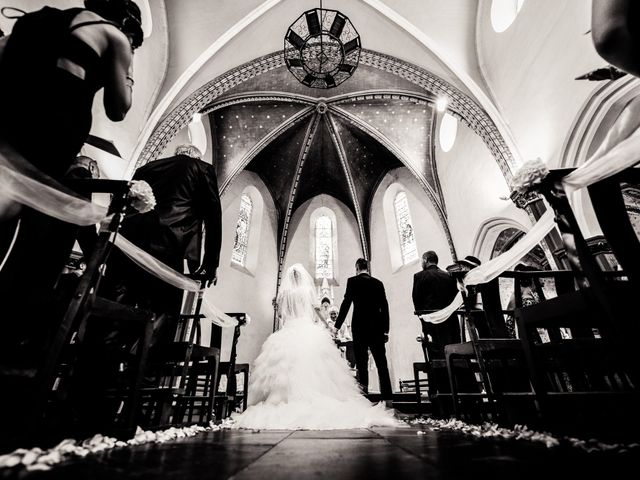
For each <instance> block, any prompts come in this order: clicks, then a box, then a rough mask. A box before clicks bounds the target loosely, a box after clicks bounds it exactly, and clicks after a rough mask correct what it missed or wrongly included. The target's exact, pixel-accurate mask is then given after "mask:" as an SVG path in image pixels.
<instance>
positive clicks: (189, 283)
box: [113, 235, 238, 328]
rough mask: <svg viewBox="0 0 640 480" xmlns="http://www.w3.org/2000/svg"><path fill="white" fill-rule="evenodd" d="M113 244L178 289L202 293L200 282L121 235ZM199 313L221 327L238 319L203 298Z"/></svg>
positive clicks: (146, 269)
mask: <svg viewBox="0 0 640 480" xmlns="http://www.w3.org/2000/svg"><path fill="white" fill-rule="evenodd" d="M113 244H114V245H115V246H116V247H118V248H119V249H120V250H121V251H122V253H124V254H125V255H126V256H127V257H128V258H129V259H131V261H132V262H134V263H135V264H136V265H138V266H139V267H140V268H142V269H144V270H145V271H147V272H149V273H150V274H152V275H154V276H155V277H157V278H159V279H160V280H162V281H163V282H165V283H168V284H169V285H173V286H174V287H176V288H179V289H180V290H186V291H189V292H200V294H203V292H204V290H203V289H201V288H200V284H199V283H198V282H196V281H194V280H192V279H190V278H189V277H187V276H185V275H183V274H181V273H179V272H177V271H175V270H174V269H173V268H171V267H169V266H168V265H166V264H165V263H163V262H161V261H160V260H158V259H157V258H155V257H154V256H153V255H150V254H149V253H147V252H145V251H144V250H142V249H141V248H140V247H138V246H136V245H134V244H133V243H131V242H130V241H129V240H127V239H126V238H124V237H123V236H122V235H116V236H115V238H114V239H113ZM200 313H201V314H202V315H204V318H206V319H207V320H210V321H211V322H212V323H214V324H215V325H218V326H220V327H223V328H228V327H235V326H236V325H237V324H238V320H236V319H235V318H233V317H230V316H229V315H227V314H226V313H224V312H223V311H222V310H220V309H219V308H218V307H216V306H215V305H212V304H211V303H209V302H208V301H207V300H206V299H203V301H202V306H201V311H200Z"/></svg>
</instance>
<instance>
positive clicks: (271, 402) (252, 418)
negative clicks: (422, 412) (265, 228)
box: [234, 264, 401, 430]
mask: <svg viewBox="0 0 640 480" xmlns="http://www.w3.org/2000/svg"><path fill="white" fill-rule="evenodd" d="M315 297H316V295H315V288H314V283H313V279H312V278H311V275H309V273H308V272H307V271H306V270H305V269H304V267H303V266H302V265H300V264H295V265H293V266H292V267H290V268H289V269H288V270H287V272H286V274H285V277H284V279H283V281H282V286H281V288H280V293H279V295H278V300H277V302H278V308H279V313H280V315H281V325H283V326H282V328H281V329H280V330H278V331H276V332H275V333H273V334H272V335H271V336H269V338H267V340H266V341H265V342H264V345H263V346H262V351H261V352H260V355H258V357H257V358H256V360H255V362H254V364H253V368H252V375H251V378H250V386H249V398H248V408H247V409H246V410H245V411H244V412H243V413H242V414H239V415H234V420H235V423H236V427H238V428H251V429H274V430H332V429H347V428H362V427H370V426H373V425H379V426H398V425H400V424H401V422H400V421H399V420H397V419H396V418H395V417H394V416H393V411H392V410H387V409H385V407H384V405H383V404H382V403H380V404H378V405H373V404H371V403H370V402H369V401H368V400H367V399H366V398H365V397H364V396H362V392H361V391H360V389H359V387H358V385H357V383H356V380H355V378H354V377H353V375H352V373H351V371H350V370H349V367H348V365H347V363H346V362H345V360H344V359H343V358H342V357H341V355H340V352H339V350H338V349H337V347H336V345H335V343H334V342H333V340H332V338H331V336H330V334H329V331H328V330H327V328H326V327H324V326H323V325H322V324H321V323H320V319H321V317H320V314H319V312H318V311H317V310H316V307H315V306H314V303H315V300H316V298H315Z"/></svg>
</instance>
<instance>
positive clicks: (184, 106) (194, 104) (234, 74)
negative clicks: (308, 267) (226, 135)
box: [135, 50, 515, 183]
mask: <svg viewBox="0 0 640 480" xmlns="http://www.w3.org/2000/svg"><path fill="white" fill-rule="evenodd" d="M360 62H361V64H364V65H367V66H370V67H373V68H374V69H376V70H380V71H383V72H387V73H391V74H393V75H394V76H396V77H399V78H402V79H404V80H408V81H409V82H410V83H411V84H413V85H415V86H418V87H420V88H421V89H423V91H426V92H429V93H431V94H433V95H436V96H443V97H445V98H447V99H448V109H449V111H450V112H451V113H452V114H453V115H455V116H456V117H458V118H459V119H460V120H461V121H463V122H464V123H465V124H467V126H469V128H470V129H471V130H473V131H474V132H475V133H476V134H478V135H479V136H480V138H481V139H482V140H483V142H484V143H485V145H486V146H487V147H488V148H489V151H490V152H491V154H492V155H493V157H494V158H495V160H496V162H497V164H498V166H499V168H500V170H501V172H502V174H503V176H504V177H505V180H506V181H507V182H508V183H509V181H510V180H511V177H512V170H513V169H514V168H515V161H514V157H513V155H512V153H511V150H510V149H509V148H508V146H507V143H506V141H505V139H504V138H503V137H502V135H501V133H500V131H499V130H498V128H497V127H496V124H495V123H494V122H493V121H492V120H491V118H489V116H488V115H487V113H486V112H485V111H484V110H483V109H482V108H480V106H478V105H477V104H476V102H475V101H474V100H473V99H472V98H470V97H469V96H468V95H466V94H465V93H463V92H462V91H460V90H459V89H457V88H456V87H454V86H453V85H451V84H449V83H448V82H446V81H445V80H443V79H441V78H439V77H437V76H435V75H433V74H432V73H430V72H428V71H427V70H425V69H423V68H420V67H418V66H416V65H412V64H409V63H407V62H403V61H401V60H398V59H395V58H393V57H390V56H388V55H383V54H380V53H378V52H373V51H369V50H363V51H362V53H361V57H360ZM278 68H280V69H284V58H283V55H282V52H281V51H279V52H274V53H272V54H270V55H266V56H264V57H260V58H258V59H256V60H254V61H252V62H249V63H248V64H244V65H241V66H239V67H236V68H234V69H232V70H230V71H228V72H227V73H225V74H224V75H221V76H220V77H217V78H215V79H214V80H211V81H210V82H208V83H207V84H205V85H203V86H202V87H200V88H199V89H198V90H196V91H195V92H193V93H192V94H191V95H189V96H188V97H187V98H186V99H185V100H183V101H182V102H181V103H180V104H179V105H178V106H176V107H175V108H174V109H173V110H172V112H171V113H170V114H169V115H168V116H167V117H165V118H164V119H163V121H162V122H160V124H159V125H158V126H157V127H156V128H155V130H154V131H153V134H152V135H151V137H150V138H149V139H148V141H147V143H146V145H145V147H144V149H143V150H142V152H141V153H140V156H139V157H138V160H137V162H136V165H135V168H137V167H139V166H141V165H144V164H145V163H147V162H148V161H150V160H153V159H154V158H156V157H157V156H158V155H159V154H160V153H161V152H162V151H163V150H164V147H165V146H166V145H167V143H168V142H169V141H170V140H171V139H172V138H173V137H174V136H175V135H176V133H177V132H178V131H179V130H180V129H181V128H183V127H184V126H185V125H186V124H187V123H188V122H189V121H190V119H191V117H192V116H193V115H194V114H195V113H198V112H200V111H201V110H202V109H203V108H205V107H206V106H207V105H209V104H210V103H211V102H213V101H214V100H215V99H216V98H219V97H221V96H222V95H224V94H225V93H227V92H228V91H230V90H231V89H233V88H234V87H237V86H238V85H241V84H242V83H244V82H246V81H249V80H251V79H254V78H256V77H258V76H260V75H263V74H265V73H268V72H272V71H274V70H276V69H278Z"/></svg>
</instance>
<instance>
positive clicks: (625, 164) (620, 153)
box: [420, 120, 640, 324]
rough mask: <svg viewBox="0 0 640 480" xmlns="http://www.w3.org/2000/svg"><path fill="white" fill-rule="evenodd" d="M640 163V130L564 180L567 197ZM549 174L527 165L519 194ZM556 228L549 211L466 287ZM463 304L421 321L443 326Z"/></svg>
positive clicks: (518, 180) (519, 177)
mask: <svg viewBox="0 0 640 480" xmlns="http://www.w3.org/2000/svg"><path fill="white" fill-rule="evenodd" d="M630 121H631V120H630ZM634 121H635V120H634ZM605 142H608V140H605ZM638 162H640V129H636V130H635V131H633V133H631V134H630V135H629V136H628V137H627V138H625V139H624V140H622V141H620V143H618V144H617V145H615V146H614V147H612V148H610V149H608V150H605V149H600V150H598V151H596V153H595V154H594V155H593V156H592V157H591V158H590V159H589V160H587V161H586V162H585V163H584V164H583V165H581V166H580V167H578V168H577V169H575V170H574V171H573V172H571V173H570V174H569V175H567V176H566V177H564V178H563V179H562V184H563V186H564V188H565V190H566V191H567V192H568V195H572V193H573V192H575V191H576V190H579V189H581V188H586V187H588V186H589V185H593V184H594V183H597V182H599V181H601V180H604V179H606V178H609V177H611V176H613V175H616V174H617V173H620V172H622V171H624V170H626V169H628V168H631V167H633V166H635V165H636V164H637V163H638ZM547 174H548V170H546V167H544V166H543V165H542V164H541V162H540V160H539V159H536V160H533V161H531V162H527V163H526V164H525V165H523V167H522V169H521V171H520V172H518V173H517V174H516V175H515V176H514V186H515V188H517V189H520V190H522V189H526V188H529V187H532V186H535V185H536V184H539V183H540V181H542V179H543V178H544V177H545V176H546V175H547ZM554 225H555V214H554V212H553V211H551V210H547V212H545V214H544V215H543V216H542V217H540V219H539V220H538V221H537V222H536V224H535V225H534V226H533V227H532V228H531V230H529V232H527V234H526V235H525V236H524V237H523V238H522V239H521V240H520V241H519V242H518V243H516V244H515V245H514V246H513V247H512V248H510V249H509V250H507V251H506V252H504V253H503V254H502V255H499V256H498V257H496V258H494V259H492V260H490V261H488V262H487V263H484V264H482V265H480V266H479V267H476V268H474V269H473V270H471V271H470V272H469V273H467V275H466V276H465V278H464V284H465V285H478V284H481V283H486V282H490V281H491V280H493V279H494V278H496V277H498V276H500V275H501V274H502V273H504V272H505V271H507V270H509V269H510V268H512V267H513V266H514V265H516V264H517V263H518V261H519V260H520V259H521V258H522V257H523V256H524V255H526V254H527V253H528V252H529V251H530V250H531V249H532V248H533V247H535V246H536V245H537V244H538V243H540V242H541V241H542V240H543V239H544V237H545V236H546V235H547V234H548V233H549V232H550V231H551V230H552V229H553V227H554ZM462 304H463V302H462V296H461V295H460V294H458V295H457V296H456V298H455V299H454V300H453V302H451V304H449V306H447V307H445V308H444V309H442V310H440V311H438V312H434V313H430V314H428V315H422V316H421V317H420V318H421V319H422V320H424V321H425V322H429V323H435V324H437V323H442V322H444V321H445V320H447V319H448V318H449V317H450V316H451V315H452V314H453V312H455V311H456V310H457V309H458V308H460V307H461V306H462Z"/></svg>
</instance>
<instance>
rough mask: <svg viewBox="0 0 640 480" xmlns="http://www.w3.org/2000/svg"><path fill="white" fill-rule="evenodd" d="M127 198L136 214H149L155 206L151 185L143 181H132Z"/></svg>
mask: <svg viewBox="0 0 640 480" xmlns="http://www.w3.org/2000/svg"><path fill="white" fill-rule="evenodd" d="M127 197H128V198H129V201H130V202H131V206H132V207H133V208H134V209H136V210H137V211H138V213H147V212H150V211H151V210H153V209H154V208H155V206H156V197H155V195H154V194H153V190H152V189H151V185H149V184H148V183H147V182H145V181H144V180H133V181H132V182H131V187H130V188H129V194H128V196H127Z"/></svg>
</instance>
